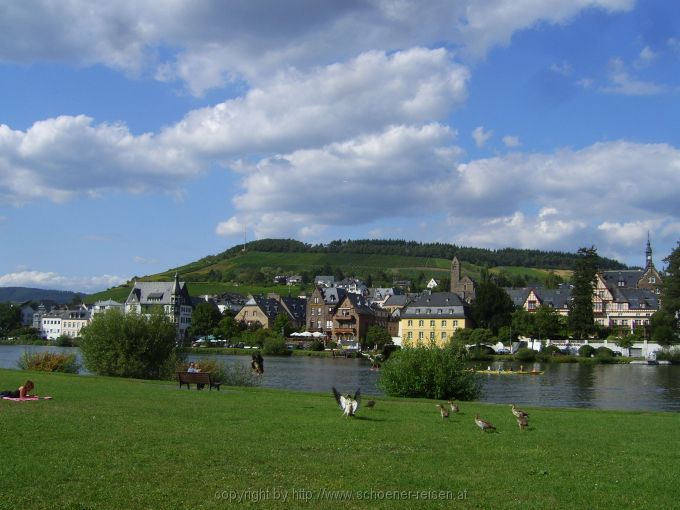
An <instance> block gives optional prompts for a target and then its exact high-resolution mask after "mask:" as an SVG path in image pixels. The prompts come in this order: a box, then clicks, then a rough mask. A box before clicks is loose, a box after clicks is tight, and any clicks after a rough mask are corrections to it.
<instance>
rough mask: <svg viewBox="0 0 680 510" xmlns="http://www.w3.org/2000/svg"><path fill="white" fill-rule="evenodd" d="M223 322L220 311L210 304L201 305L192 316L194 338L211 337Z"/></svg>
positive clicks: (191, 330) (197, 306)
mask: <svg viewBox="0 0 680 510" xmlns="http://www.w3.org/2000/svg"><path fill="white" fill-rule="evenodd" d="M220 320H222V314H221V313H220V311H219V310H218V309H217V308H216V307H215V306H214V305H212V304H210V303H199V304H198V305H196V308H194V311H193V313H192V314H191V329H190V333H191V335H192V336H200V335H211V334H213V333H214V332H215V328H217V325H218V324H219V323H220Z"/></svg>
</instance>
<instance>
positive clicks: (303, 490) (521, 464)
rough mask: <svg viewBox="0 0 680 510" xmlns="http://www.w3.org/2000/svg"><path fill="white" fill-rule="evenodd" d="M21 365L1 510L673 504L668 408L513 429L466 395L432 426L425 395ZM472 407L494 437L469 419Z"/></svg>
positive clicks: (5, 440)
mask: <svg viewBox="0 0 680 510" xmlns="http://www.w3.org/2000/svg"><path fill="white" fill-rule="evenodd" d="M27 376H28V377H30V378H32V379H33V380H34V381H35V382H36V386H37V391H38V392H39V393H40V394H42V395H46V394H50V395H52V396H53V397H54V400H52V401H39V402H23V403H15V402H8V401H0V430H1V431H2V432H1V434H2V443H1V444H2V460H1V461H0V480H2V490H3V498H2V499H1V500H0V508H22V509H32V508H74V509H75V508H116V509H117V508H126V509H137V508H228V507H231V506H235V505H236V503H237V502H238V498H242V499H243V502H242V504H244V506H246V507H248V506H251V507H262V508H298V507H302V506H303V504H304V506H305V507H309V508H335V507H342V508H358V507H367V506H370V507H377V508H395V507H396V508H414V507H426V506H427V507H428V508H429V507H433V506H434V507H441V508H444V507H446V508H449V507H452V506H465V507H469V508H672V507H674V506H676V505H677V498H676V495H677V494H676V488H675V484H676V482H677V473H678V472H679V470H680V457H679V453H678V452H679V449H678V446H680V445H679V444H678V443H679V438H680V436H678V434H677V430H678V427H680V415H678V414H675V413H646V412H611V411H607V412H605V411H588V410H575V409H562V410H561V409H525V410H526V411H529V412H530V414H531V418H530V428H529V429H528V430H526V431H524V432H520V431H519V430H518V428H517V425H516V422H515V419H514V417H513V416H512V414H511V413H510V409H509V406H505V405H485V404H479V403H466V402H463V403H461V413H459V414H458V415H455V416H452V418H451V419H450V420H448V421H444V420H442V419H441V418H440V416H439V412H438V410H437V409H436V407H435V405H434V404H435V403H434V402H433V401H427V400H404V399H390V398H376V401H377V405H376V406H375V408H373V409H369V408H365V407H364V408H362V409H360V410H359V413H358V416H357V417H356V418H353V419H351V418H343V417H342V416H341V412H340V410H339V409H338V408H337V407H336V404H335V402H334V400H333V398H332V396H331V394H330V388H329V392H328V394H315V393H300V392H287V391H277V390H270V389H264V388H254V389H242V388H223V389H222V391H220V392H217V391H214V390H213V391H212V392H209V391H201V392H197V391H195V390H194V389H192V390H191V391H188V390H186V389H183V390H180V389H178V387H177V384H176V383H172V382H149V381H138V380H128V379H115V378H104V377H85V376H71V375H63V374H43V373H40V374H39V373H26V372H19V371H13V370H0V386H2V389H5V387H6V388H12V387H16V386H17V385H18V384H20V383H23V381H24V380H25V379H26V378H27ZM341 390H347V389H346V388H341ZM365 400H366V398H364V401H365ZM476 412H479V413H480V414H481V415H482V416H483V417H484V418H486V419H487V420H490V421H491V422H493V423H494V424H495V425H496V427H497V428H498V433H488V434H485V433H482V432H481V431H480V430H479V429H477V427H476V426H475V424H474V422H473V418H474V415H475V413H476ZM267 491H268V492H267ZM294 491H295V492H294ZM323 491H325V492H323ZM328 491H350V492H349V493H344V497H345V498H347V497H350V496H351V497H352V499H351V500H347V499H345V500H344V501H340V500H339V499H336V500H334V501H331V500H325V499H316V498H319V497H321V498H326V497H328V498H332V497H336V498H339V497H340V495H339V494H332V493H329V492H328ZM384 491H399V492H398V493H395V492H392V493H387V492H384ZM401 491H404V492H401ZM408 491H411V494H410V497H411V499H409V500H406V499H405V498H408V497H409V493H408ZM423 491H429V492H425V495H428V496H430V497H432V496H434V495H436V496H438V497H440V498H442V497H447V494H448V497H449V498H450V499H449V500H448V501H446V500H442V499H439V500H436V501H432V500H430V501H422V500H416V499H415V495H416V494H418V495H419V496H420V497H421V498H422V497H423ZM439 491H443V492H439ZM447 491H449V492H448V493H447ZM283 495H287V498H288V500H287V501H286V502H284V501H283V499H282V498H283ZM395 496H399V497H400V498H402V500H401V501H393V500H388V499H387V498H388V497H395ZM277 497H278V499H276V498H277ZM308 497H309V498H312V499H311V500H310V501H308V502H305V501H303V499H306V498H308ZM381 497H382V498H384V499H380V498H381ZM359 498H362V499H359ZM366 498H373V499H371V500H367V499H366ZM5 505H8V506H5Z"/></svg>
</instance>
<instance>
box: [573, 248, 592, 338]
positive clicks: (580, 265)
mask: <svg viewBox="0 0 680 510" xmlns="http://www.w3.org/2000/svg"><path fill="white" fill-rule="evenodd" d="M597 261H598V256H597V250H596V249H595V247H594V246H591V247H590V248H579V250H578V259H577V261H576V267H575V268H574V275H573V276H572V284H573V289H572V293H571V296H572V301H571V304H570V309H569V327H570V329H571V331H572V333H573V334H574V337H575V338H584V337H587V336H588V335H589V334H590V333H592V332H593V331H594V330H595V319H594V316H593V290H594V289H595V280H596V276H597Z"/></svg>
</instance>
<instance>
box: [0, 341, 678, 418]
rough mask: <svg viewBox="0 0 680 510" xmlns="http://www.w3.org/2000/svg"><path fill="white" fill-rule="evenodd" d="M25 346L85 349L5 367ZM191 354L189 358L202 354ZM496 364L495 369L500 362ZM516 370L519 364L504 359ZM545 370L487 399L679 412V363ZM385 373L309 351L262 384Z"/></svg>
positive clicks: (274, 362)
mask: <svg viewBox="0 0 680 510" xmlns="http://www.w3.org/2000/svg"><path fill="white" fill-rule="evenodd" d="M24 350H32V351H44V350H51V351H58V352H70V353H76V354H78V355H79V354H80V351H79V350H78V349H77V348H73V347H48V346H21V345H20V346H16V345H0V368H16V367H17V361H18V360H19V357H20V356H21V353H22V352H24ZM200 357H201V356H200V355H190V356H189V357H188V358H189V359H190V360H197V359H200ZM219 358H220V359H221V361H223V362H224V363H244V364H250V358H248V357H246V356H220V357H219ZM501 365H502V364H501V363H494V364H493V366H492V368H494V369H495V368H497V367H499V366H501ZM503 366H504V368H505V369H506V370H507V369H508V368H509V367H511V366H512V367H513V369H515V370H517V369H518V368H519V363H505V364H504V365H503ZM534 366H535V367H536V368H539V369H540V370H543V371H544V373H543V374H542V375H533V376H532V375H479V376H478V377H480V380H481V382H482V391H483V393H482V396H481V397H480V399H479V400H480V401H482V402H494V403H499V404H503V403H505V404H510V403H514V404H517V405H527V406H544V407H582V408H595V409H621V410H639V411H675V412H678V411H680V366H663V365H662V366H647V365H627V364H625V365H618V364H617V365H585V364H581V363H545V364H539V363H537V364H535V365H533V364H532V365H531V366H526V365H525V369H528V368H534ZM379 376H380V373H379V372H377V371H371V370H369V364H368V363H367V362H366V361H364V360H363V359H344V358H335V359H333V358H317V357H306V356H291V357H267V358H266V359H265V373H264V376H263V379H262V386H265V387H269V388H284V389H291V390H301V391H319V392H324V391H328V392H330V389H331V387H332V386H335V387H336V388H338V390H340V391H341V392H354V391H355V390H356V389H357V388H361V392H362V394H364V395H381V394H382V392H381V391H380V389H379V388H378V378H379Z"/></svg>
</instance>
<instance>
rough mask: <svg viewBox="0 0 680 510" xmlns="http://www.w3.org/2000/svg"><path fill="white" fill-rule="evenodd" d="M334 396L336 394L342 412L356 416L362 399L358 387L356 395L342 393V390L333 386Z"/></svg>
mask: <svg viewBox="0 0 680 510" xmlns="http://www.w3.org/2000/svg"><path fill="white" fill-rule="evenodd" d="M333 396H335V401H336V402H337V403H338V405H339V406H340V409H342V414H343V415H344V416H354V414H355V413H356V412H357V409H359V402H360V401H361V391H360V390H359V389H357V391H356V393H355V394H354V396H352V395H350V394H349V393H348V394H347V395H340V392H338V390H336V389H335V386H334V387H333Z"/></svg>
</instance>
